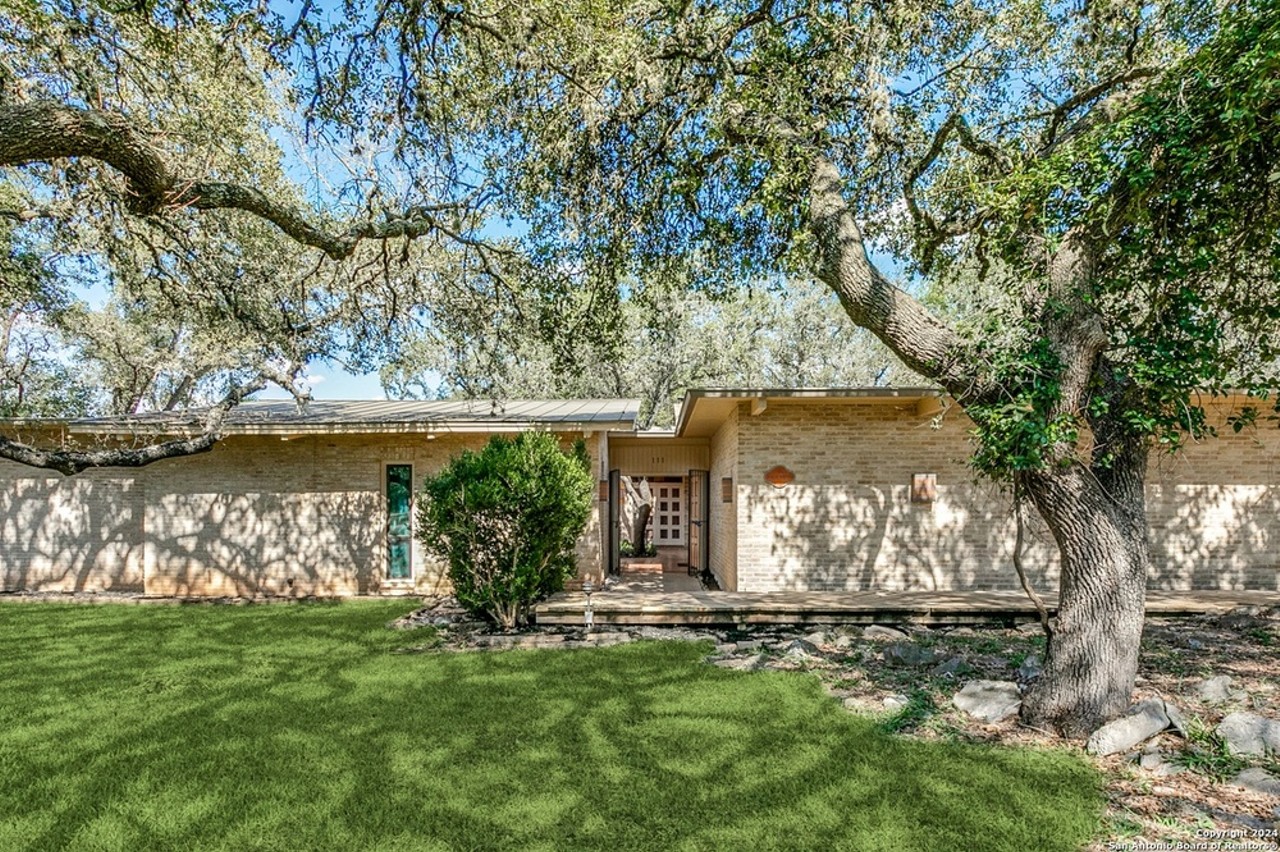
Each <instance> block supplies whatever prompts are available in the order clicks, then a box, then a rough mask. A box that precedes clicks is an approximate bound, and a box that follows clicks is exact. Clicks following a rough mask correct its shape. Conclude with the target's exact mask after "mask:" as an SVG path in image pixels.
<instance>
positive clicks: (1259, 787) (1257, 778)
mask: <svg viewBox="0 0 1280 852" xmlns="http://www.w3.org/2000/svg"><path fill="white" fill-rule="evenodd" d="M1231 783H1232V784H1234V785H1236V786H1237V787H1243V788H1244V789H1246V790H1250V791H1252V792H1254V793H1261V794H1262V795H1264V796H1280V779H1278V778H1276V777H1275V776H1273V775H1271V774H1270V773H1269V772H1267V771H1266V770H1264V769H1258V768H1257V767H1254V768H1253V769H1246V770H1244V771H1243V772H1241V773H1240V774H1239V775H1237V776H1236V777H1235V778H1233V779H1231Z"/></svg>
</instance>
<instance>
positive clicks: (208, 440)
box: [0, 370, 291, 476]
mask: <svg viewBox="0 0 1280 852" xmlns="http://www.w3.org/2000/svg"><path fill="white" fill-rule="evenodd" d="M268 381H275V382H277V383H278V384H284V386H286V387H288V386H289V385H290V383H291V379H290V378H289V377H288V376H286V375H285V374H284V373H283V372H279V373H277V372H275V371H272V370H263V371H261V372H259V373H258V374H257V375H256V376H254V377H253V378H252V379H250V380H249V381H247V382H243V383H239V384H236V385H234V386H232V388H231V390H229V391H228V392H227V393H226V395H225V396H223V398H222V399H221V400H219V401H218V402H217V403H215V404H214V405H213V406H211V407H210V408H209V409H207V411H206V412H205V415H204V422H203V424H202V428H201V432H200V434H199V435H197V436H195V437H192V438H174V439H172V440H168V441H159V442H156V443H152V444H148V445H146V446H144V447H110V448H103V449H100V450H66V449H62V450H46V449H41V448H39V447H35V446H32V445H30V444H24V443H22V442H21V441H16V440H13V439H12V438H8V437H6V436H3V435H0V458H4V459H9V460H10V461H15V462H18V463H19V464H25V465H28V466H30V467H38V468H45V469H47V470H56V471H57V472H58V473H61V474H62V475H64V476H74V475H75V474H77V473H80V472H82V471H84V470H87V469H89V468H91V467H145V466H146V465H149V464H152V463H153V462H158V461H161V460H163V459H171V458H179V457H181V456H190V455H196V454H198V453H207V452H208V451H209V450H212V449H213V445H214V444H216V443H217V442H218V441H219V440H221V439H222V427H223V424H224V422H225V420H226V417H227V413H228V412H230V411H231V409H233V408H235V407H236V406H237V405H239V404H240V403H241V402H243V401H244V399H245V397H247V396H249V395H250V394H252V393H255V392H256V391H259V390H262V389H263V388H264V387H266V385H267V382H268ZM122 428H127V427H122Z"/></svg>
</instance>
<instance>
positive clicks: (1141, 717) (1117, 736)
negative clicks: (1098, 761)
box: [1085, 698, 1181, 757]
mask: <svg viewBox="0 0 1280 852" xmlns="http://www.w3.org/2000/svg"><path fill="white" fill-rule="evenodd" d="M1174 712H1175V713H1176V712H1177V711H1176V710H1175V711H1174ZM1180 718H1181V717H1179V719H1180ZM1172 724H1173V723H1172V722H1171V721H1170V719H1169V711H1168V708H1167V707H1166V705H1165V702H1164V701H1162V700H1160V699H1159V698H1148V699H1146V700H1145V701H1139V702H1138V703H1137V704H1135V705H1133V706H1132V707H1130V708H1129V714H1128V715H1127V716H1122V717H1120V718H1119V719H1115V720H1113V721H1110V722H1108V723H1107V724H1105V725H1103V726H1102V727H1101V728H1098V730H1096V731H1094V732H1093V734H1092V735H1091V736H1090V737H1089V742H1088V743H1087V744H1086V745H1085V750H1086V751H1088V752H1089V753H1090V754H1095V755H1098V756H1099V757H1105V756H1106V755H1109V754H1116V753H1117V752H1121V751H1127V750H1128V749H1131V748H1133V747H1134V746H1136V745H1138V744H1139V743H1141V742H1145V741H1146V740H1149V739H1151V738H1152V737H1154V736H1155V735H1156V734H1158V733H1160V732H1161V731H1164V730H1167V729H1168V728H1169V727H1170V726H1171V725H1172Z"/></svg>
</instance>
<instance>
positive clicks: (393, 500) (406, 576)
mask: <svg viewBox="0 0 1280 852" xmlns="http://www.w3.org/2000/svg"><path fill="white" fill-rule="evenodd" d="M412 544H413V465H409V464H389V465H387V579H389V580H410V579H412V578H413V559H412V556H411V552H412Z"/></svg>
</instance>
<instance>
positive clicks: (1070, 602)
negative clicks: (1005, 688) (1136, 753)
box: [1022, 450, 1151, 737]
mask: <svg viewBox="0 0 1280 852" xmlns="http://www.w3.org/2000/svg"><path fill="white" fill-rule="evenodd" d="M1145 460H1146V457H1145V452H1143V451H1141V450H1135V451H1134V452H1132V453H1130V454H1128V455H1126V456H1124V457H1122V458H1120V459H1117V460H1116V461H1114V462H1113V463H1111V464H1110V466H1108V467H1105V468H1101V469H1099V468H1094V469H1090V468H1088V467H1086V466H1084V465H1081V464H1077V465H1073V466H1071V467H1069V468H1066V469H1064V470H1059V471H1044V472H1037V473H1035V474H1028V475H1024V476H1023V478H1022V485H1023V487H1024V488H1025V489H1026V492H1027V494H1028V496H1029V497H1030V498H1031V500H1032V502H1033V503H1034V504H1035V506H1036V508H1037V509H1038V510H1039V512H1040V515H1041V517H1042V518H1044V520H1045V523H1046V524H1047V525H1048V527H1049V530H1050V532H1051V533H1052V534H1053V538H1054V540H1055V542H1056V543H1057V545H1058V551H1059V554H1060V556H1061V578H1060V581H1059V595H1060V597H1059V604H1058V615H1057V619H1056V623H1055V626H1054V629H1053V632H1052V636H1051V637H1050V641H1049V648H1048V652H1047V655H1046V660H1045V666H1044V671H1043V674H1042V675H1041V677H1040V678H1039V679H1038V680H1037V681H1036V683H1035V684H1034V685H1033V686H1032V688H1031V690H1030V691H1029V692H1028V694H1027V696H1026V699H1025V700H1024V702H1023V706H1022V718H1023V721H1025V722H1026V723H1028V724H1030V725H1032V726H1034V727H1037V728H1048V729H1053V730H1057V731H1059V732H1061V733H1062V734H1063V735H1064V736H1068V737H1085V736H1088V735H1089V734H1090V733H1092V732H1093V731H1094V730H1096V729H1097V728H1098V727H1100V726H1101V725H1102V724H1103V723H1105V722H1106V721H1108V720H1109V719H1112V718H1115V717H1116V716H1118V715H1120V714H1122V713H1124V712H1125V711H1126V710H1127V709H1128V708H1129V704H1130V700H1131V697H1132V690H1133V683H1134V678H1135V676H1136V674H1137V671H1138V652H1139V646H1140V643H1141V639H1142V624H1143V617H1144V609H1145V604H1146V580H1147V569H1148V567H1149V565H1150V561H1151V557H1150V549H1149V546H1148V537H1147V533H1148V524H1147V518H1146V511H1145V509H1146V507H1145V500H1144V497H1143V475H1144V473H1145Z"/></svg>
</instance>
